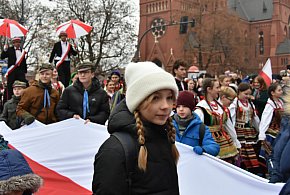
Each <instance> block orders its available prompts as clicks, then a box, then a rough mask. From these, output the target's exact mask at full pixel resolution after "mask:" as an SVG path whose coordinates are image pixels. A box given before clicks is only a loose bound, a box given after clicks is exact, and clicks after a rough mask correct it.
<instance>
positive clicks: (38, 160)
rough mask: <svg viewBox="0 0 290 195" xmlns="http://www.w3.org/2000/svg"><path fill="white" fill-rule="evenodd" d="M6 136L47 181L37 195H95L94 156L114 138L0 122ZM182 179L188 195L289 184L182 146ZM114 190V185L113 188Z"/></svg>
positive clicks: (95, 128) (68, 127)
mask: <svg viewBox="0 0 290 195" xmlns="http://www.w3.org/2000/svg"><path fill="white" fill-rule="evenodd" d="M0 134H2V135H3V136H4V138H5V139H6V140H8V141H9V143H10V145H11V147H14V148H16V149H18V150H19V151H20V152H22V154H23V155H24V156H25V158H26V160H27V161H28V163H29V165H30V166H31V168H32V170H33V171H34V172H35V173H36V174H38V175H40V176H41V177H42V178H43V179H44V186H43V187H42V188H41V189H40V191H39V192H38V193H37V195H91V194H92V192H91V186H92V178H93V172H94V169H93V163H94V156H95V154H96V153H97V151H98V149H99V147H100V146H101V144H102V143H103V142H104V141H105V140H106V139H107V138H108V137H109V134H108V133H107V131H106V127H105V126H102V125H97V124H93V123H89V124H84V120H82V119H80V120H76V119H69V120H65V121H62V122H59V123H55V124H51V125H47V126H46V125H43V124H41V123H39V122H38V123H36V122H34V123H33V124H31V125H29V126H27V127H24V128H21V129H18V130H14V131H11V130H10V129H9V128H8V127H7V126H6V125H5V123H4V122H0ZM177 147H178V150H179V152H180V160H179V163H178V178H179V187H180V194H182V195H192V194H197V195H206V194H215V195H232V194H235V195H245V194H263V195H276V194H278V193H279V191H280V190H281V188H282V186H283V184H269V183H268V180H266V179H263V178H260V177H258V176H255V175H253V174H251V173H249V172H247V171H244V170H242V169H240V168H237V167H235V166H233V165H231V164H228V163H226V162H224V161H222V160H219V159H217V158H215V157H212V156H210V155H206V154H205V155H201V156H199V155H196V154H195V153H194V152H193V150H192V148H191V147H189V146H186V145H183V144H177ZM112 187H113V186H112Z"/></svg>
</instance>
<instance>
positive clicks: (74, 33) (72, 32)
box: [56, 20, 93, 38]
mask: <svg viewBox="0 0 290 195" xmlns="http://www.w3.org/2000/svg"><path fill="white" fill-rule="evenodd" d="M92 29H93V27H92V26H90V25H87V24H85V23H83V22H82V21H80V20H70V21H68V22H65V23H62V24H61V25H59V26H58V27H57V29H56V33H57V34H58V35H59V33H60V32H62V31H65V32H66V33H67V37H68V38H78V37H81V36H84V35H87V34H88V33H89V32H90V31H91V30H92Z"/></svg>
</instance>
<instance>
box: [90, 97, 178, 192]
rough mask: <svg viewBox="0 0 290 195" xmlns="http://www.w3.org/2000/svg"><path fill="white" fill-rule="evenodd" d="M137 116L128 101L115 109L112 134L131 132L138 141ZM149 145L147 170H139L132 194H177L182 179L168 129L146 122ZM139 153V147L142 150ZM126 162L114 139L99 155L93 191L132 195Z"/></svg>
mask: <svg viewBox="0 0 290 195" xmlns="http://www.w3.org/2000/svg"><path fill="white" fill-rule="evenodd" d="M135 123H136V121H135V118H134V115H133V114H132V113H131V112H129V110H128V108H127V106H126V103H125V100H123V101H121V102H120V104H119V105H118V106H117V107H116V108H115V109H114V111H113V113H112V114H111V116H110V118H109V123H108V131H109V133H114V132H118V131H120V132H124V133H129V134H130V135H131V136H133V137H134V138H135V139H136V145H138V144H137V130H136V125H135ZM143 126H144V128H145V146H146V148H147V151H148V157H147V169H146V171H145V172H142V171H140V170H139V169H138V167H137V156H136V158H135V159H131V160H135V161H136V162H135V164H136V169H135V172H134V173H133V175H132V177H131V178H132V184H131V194H133V195H134V194H148V195H150V194H151V195H153V194H154V195H177V194H179V189H178V177H177V170H176V165H175V162H174V159H173V157H172V153H171V144H170V143H169V142H168V139H167V132H166V131H165V128H164V126H158V125H154V124H152V123H146V122H144V121H143ZM138 151H139V147H138ZM125 164H126V160H125V153H124V150H123V147H122V145H121V143H120V142H119V141H118V140H117V139H116V138H115V137H114V136H111V137H110V138H108V139H107V140H106V141H105V142H104V143H103V145H102V146H101V147H100V149H99V151H98V153H97V154H96V156H95V162H94V177H93V184H92V190H93V193H94V194H97V195H102V194H110V195H114V194H116V195H128V194H129V188H128V183H127V182H126V179H127V175H126V167H125Z"/></svg>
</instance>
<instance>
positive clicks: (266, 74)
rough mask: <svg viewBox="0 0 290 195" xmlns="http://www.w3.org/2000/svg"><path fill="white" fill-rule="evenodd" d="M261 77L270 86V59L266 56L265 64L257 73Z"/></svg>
mask: <svg viewBox="0 0 290 195" xmlns="http://www.w3.org/2000/svg"><path fill="white" fill-rule="evenodd" d="M259 75H260V76H261V77H263V79H264V80H265V82H266V84H267V86H270V85H271V83H272V65H271V59H270V58H268V60H267V62H266V64H265V65H264V66H263V69H262V70H261V72H260V73H259Z"/></svg>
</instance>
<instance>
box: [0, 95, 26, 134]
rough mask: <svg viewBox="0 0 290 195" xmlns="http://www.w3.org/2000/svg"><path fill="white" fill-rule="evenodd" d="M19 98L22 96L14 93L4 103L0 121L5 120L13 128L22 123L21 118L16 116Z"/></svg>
mask: <svg viewBox="0 0 290 195" xmlns="http://www.w3.org/2000/svg"><path fill="white" fill-rule="evenodd" d="M19 100H20V97H16V96H15V95H13V96H12V98H11V99H10V100H8V101H7V102H6V103H5V104H4V108H3V112H2V114H1V116H0V121H5V123H6V124H7V125H8V126H9V127H10V128H11V129H18V128H19V127H20V124H21V119H20V118H19V117H17V116H16V107H17V104H18V102H19Z"/></svg>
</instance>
